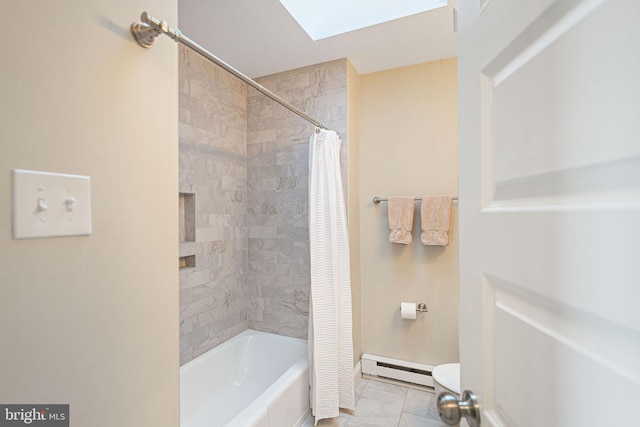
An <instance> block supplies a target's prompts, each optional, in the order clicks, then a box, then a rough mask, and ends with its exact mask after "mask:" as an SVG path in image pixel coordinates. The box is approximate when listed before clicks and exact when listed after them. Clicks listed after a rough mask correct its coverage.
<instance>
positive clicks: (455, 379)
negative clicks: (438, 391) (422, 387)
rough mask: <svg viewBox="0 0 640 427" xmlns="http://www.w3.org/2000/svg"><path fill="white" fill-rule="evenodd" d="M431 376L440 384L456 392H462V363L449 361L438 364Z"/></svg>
mask: <svg viewBox="0 0 640 427" xmlns="http://www.w3.org/2000/svg"><path fill="white" fill-rule="evenodd" d="M431 376H432V377H433V379H434V380H435V381H437V382H438V383H439V384H440V385H442V386H443V387H445V388H448V389H449V390H451V391H453V392H454V393H457V394H460V364H459V363H447V364H445V365H438V366H436V368H435V369H434V370H433V372H432V373H431Z"/></svg>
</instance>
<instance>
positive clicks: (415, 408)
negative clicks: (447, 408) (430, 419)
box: [402, 389, 437, 417]
mask: <svg viewBox="0 0 640 427" xmlns="http://www.w3.org/2000/svg"><path fill="white" fill-rule="evenodd" d="M434 399H435V395H434V394H433V393H429V392H428V391H421V390H415V389H409V390H407V398H406V399H405V401H404V408H402V412H407V413H409V414H413V415H418V416H420V417H427V416H428V414H429V407H430V406H431V402H432V401H433V400H434ZM436 415H437V414H436Z"/></svg>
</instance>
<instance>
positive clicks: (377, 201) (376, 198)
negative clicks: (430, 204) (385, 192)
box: [373, 196, 458, 205]
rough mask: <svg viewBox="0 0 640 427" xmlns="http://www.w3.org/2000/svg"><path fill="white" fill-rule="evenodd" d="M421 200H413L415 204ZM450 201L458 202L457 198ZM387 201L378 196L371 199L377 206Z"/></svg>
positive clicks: (418, 198)
mask: <svg viewBox="0 0 640 427" xmlns="http://www.w3.org/2000/svg"><path fill="white" fill-rule="evenodd" d="M421 200H422V199H421V198H420V197H416V199H415V201H416V202H419V201H421ZM452 200H453V201H454V202H455V201H458V198H457V197H453V198H452ZM388 201H389V199H383V198H381V197H378V196H375V197H374V198H373V203H375V204H376V205H377V204H379V203H380V202H388Z"/></svg>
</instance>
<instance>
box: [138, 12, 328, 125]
mask: <svg viewBox="0 0 640 427" xmlns="http://www.w3.org/2000/svg"><path fill="white" fill-rule="evenodd" d="M131 34H132V35H133V38H134V39H135V40H136V42H137V43H138V44H139V45H140V46H142V47H144V48H147V49H148V48H150V47H151V46H153V42H154V41H155V39H156V37H158V36H159V35H160V34H166V35H167V36H169V37H170V38H172V39H173V40H174V41H176V42H178V43H181V44H183V45H185V46H187V47H188V48H190V49H192V50H194V51H196V52H198V53H199V54H200V55H202V56H204V57H205V58H207V59H208V60H210V61H211V62H213V63H214V64H216V65H218V66H220V67H222V68H223V69H224V70H225V71H227V72H229V73H231V74H233V75H234V76H236V77H237V78H239V79H240V80H242V81H243V82H245V83H247V84H248V85H249V86H251V87H253V88H254V89H256V90H257V91H258V92H260V93H262V94H263V95H265V96H267V97H268V98H271V99H272V100H273V101H275V102H277V103H278V104H280V105H282V106H283V107H284V108H286V109H287V110H289V111H291V112H292V113H294V114H297V115H298V116H300V117H302V118H303V119H305V120H306V121H308V122H309V123H311V124H313V125H315V126H317V127H319V128H321V129H328V128H327V127H325V126H324V125H323V124H322V123H320V122H319V121H317V120H316V119H314V118H313V117H311V116H309V115H308V114H307V113H305V112H304V111H302V110H299V109H298V108H296V107H294V106H293V105H291V104H290V103H289V102H287V101H285V100H284V99H282V98H281V97H279V96H278V95H276V94H275V93H273V92H271V91H270V90H268V89H266V88H265V87H264V86H262V85H261V84H259V83H258V82H256V81H255V80H253V79H252V78H250V77H248V76H246V75H244V74H242V73H241V72H240V71H238V70H236V69H235V68H233V67H232V66H231V65H229V64H227V63H226V62H224V61H223V60H222V59H220V58H218V57H217V56H215V55H214V54H213V53H211V52H209V51H208V50H206V49H205V48H203V47H202V46H200V45H199V44H198V43H196V42H194V41H193V40H191V39H190V38H188V37H186V36H185V35H184V34H182V32H181V31H180V30H178V29H174V28H171V27H170V26H169V24H168V23H167V21H161V20H159V19H157V18H154V17H153V16H152V15H151V14H149V13H147V12H142V15H141V16H140V22H136V23H134V24H132V25H131Z"/></svg>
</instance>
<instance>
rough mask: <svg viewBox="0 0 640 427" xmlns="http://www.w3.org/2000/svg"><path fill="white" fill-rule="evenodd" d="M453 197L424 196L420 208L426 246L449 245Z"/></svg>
mask: <svg viewBox="0 0 640 427" xmlns="http://www.w3.org/2000/svg"><path fill="white" fill-rule="evenodd" d="M452 201H453V198H452V197H451V196H424V197H423V198H422V206H421V208H420V217H421V218H420V219H421V221H422V234H421V235H420V240H422V244H424V245H440V246H446V245H448V244H449V224H450V223H451V203H452Z"/></svg>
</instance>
